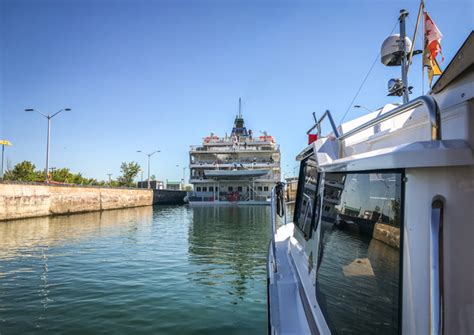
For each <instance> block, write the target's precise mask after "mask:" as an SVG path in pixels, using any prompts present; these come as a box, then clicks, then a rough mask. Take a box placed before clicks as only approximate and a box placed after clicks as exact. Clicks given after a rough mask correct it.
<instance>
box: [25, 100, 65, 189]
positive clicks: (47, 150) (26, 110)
mask: <svg viewBox="0 0 474 335" xmlns="http://www.w3.org/2000/svg"><path fill="white" fill-rule="evenodd" d="M69 111H71V109H70V108H63V109H60V110H59V111H57V112H56V113H54V114H53V115H50V114H43V113H41V112H40V111H39V110H37V109H33V108H28V109H25V112H37V113H39V114H41V115H43V116H44V117H45V118H46V119H47V120H48V137H47V142H46V167H45V169H44V172H45V181H46V183H49V178H48V171H49V142H50V139H51V119H52V118H53V117H55V116H56V115H58V114H59V113H61V112H69Z"/></svg>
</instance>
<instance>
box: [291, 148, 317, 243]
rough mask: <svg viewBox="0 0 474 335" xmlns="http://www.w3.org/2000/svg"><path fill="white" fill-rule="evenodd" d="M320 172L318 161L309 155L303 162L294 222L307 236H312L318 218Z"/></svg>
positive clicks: (307, 237)
mask: <svg viewBox="0 0 474 335" xmlns="http://www.w3.org/2000/svg"><path fill="white" fill-rule="evenodd" d="M318 178H319V177H318V172H317V169H316V163H315V161H314V160H313V159H312V158H311V157H308V158H306V159H305V160H304V161H302V162H301V166H300V175H299V180H298V191H297V195H296V205H295V212H294V222H295V224H296V226H297V227H298V228H299V229H300V230H301V231H302V232H303V233H304V235H305V238H306V239H309V238H311V231H312V228H313V227H314V224H315V223H317V220H316V215H315V214H316V213H317V212H316V208H319V204H317V203H316V193H317V192H316V190H317V189H318Z"/></svg>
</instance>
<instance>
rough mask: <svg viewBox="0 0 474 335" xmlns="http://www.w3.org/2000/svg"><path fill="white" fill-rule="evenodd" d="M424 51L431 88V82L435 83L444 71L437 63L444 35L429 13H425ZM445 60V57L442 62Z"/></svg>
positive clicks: (424, 64) (424, 63) (424, 61)
mask: <svg viewBox="0 0 474 335" xmlns="http://www.w3.org/2000/svg"><path fill="white" fill-rule="evenodd" d="M424 26H425V31H424V35H425V38H424V41H425V43H424V50H423V66H426V68H427V69H428V79H429V80H430V87H431V82H432V81H433V76H439V75H441V73H442V71H441V69H440V68H439V65H438V62H437V61H436V56H437V55H438V54H439V53H440V54H441V55H443V53H442V52H441V38H442V37H443V35H442V34H441V32H440V31H439V29H438V27H436V24H435V23H434V22H433V20H432V19H431V17H430V16H429V15H428V13H427V12H424ZM443 60H444V57H443V58H442V59H441V61H443Z"/></svg>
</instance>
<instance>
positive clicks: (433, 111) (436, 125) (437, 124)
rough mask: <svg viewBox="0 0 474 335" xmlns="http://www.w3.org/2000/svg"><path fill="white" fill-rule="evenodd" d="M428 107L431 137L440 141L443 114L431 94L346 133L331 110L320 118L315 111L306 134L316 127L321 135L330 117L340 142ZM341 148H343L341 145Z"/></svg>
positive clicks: (335, 134) (334, 132)
mask: <svg viewBox="0 0 474 335" xmlns="http://www.w3.org/2000/svg"><path fill="white" fill-rule="evenodd" d="M422 106H424V107H426V110H427V114H428V120H429V124H430V138H431V140H432V141H438V140H441V139H442V137H441V115H440V111H439V107H438V104H437V103H436V100H435V99H434V98H433V97H431V96H429V95H422V96H420V97H418V98H416V99H413V100H411V101H409V102H408V103H406V104H404V105H401V106H398V107H396V108H394V109H392V110H390V111H388V112H386V113H384V114H382V115H379V116H377V117H375V118H373V119H372V120H370V121H367V122H366V123H364V124H361V125H360V126H358V127H355V128H354V129H351V130H349V131H348V132H346V133H344V134H340V133H339V130H338V128H337V127H336V124H335V123H334V119H333V118H332V115H331V112H330V111H328V110H327V111H326V112H325V113H324V114H323V116H321V117H320V118H319V120H317V119H316V114H315V113H314V112H313V118H314V120H315V124H314V125H313V126H312V127H311V128H310V129H309V130H308V131H307V132H306V134H309V133H311V132H312V131H313V130H314V129H317V134H319V135H321V123H322V122H323V121H324V120H325V119H326V117H327V118H328V120H329V122H330V124H331V127H332V131H333V134H334V136H335V137H336V140H337V141H338V143H341V142H343V141H344V140H346V139H347V138H349V137H352V136H354V135H356V134H358V133H360V132H362V131H364V130H367V129H369V128H371V127H373V126H375V125H377V124H380V123H382V122H384V121H387V120H390V119H392V118H394V117H396V116H399V115H401V114H404V113H407V112H410V111H413V110H414V109H415V108H418V107H422ZM340 149H342V148H341V147H340ZM341 153H342V150H341V151H340V154H339V156H342V155H341Z"/></svg>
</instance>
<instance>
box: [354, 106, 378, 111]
mask: <svg viewBox="0 0 474 335" xmlns="http://www.w3.org/2000/svg"><path fill="white" fill-rule="evenodd" d="M354 108H363V109H365V110H366V111H369V112H370V113H372V112H375V111H373V110H371V109H370V108H367V107H365V106H363V105H354Z"/></svg>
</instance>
